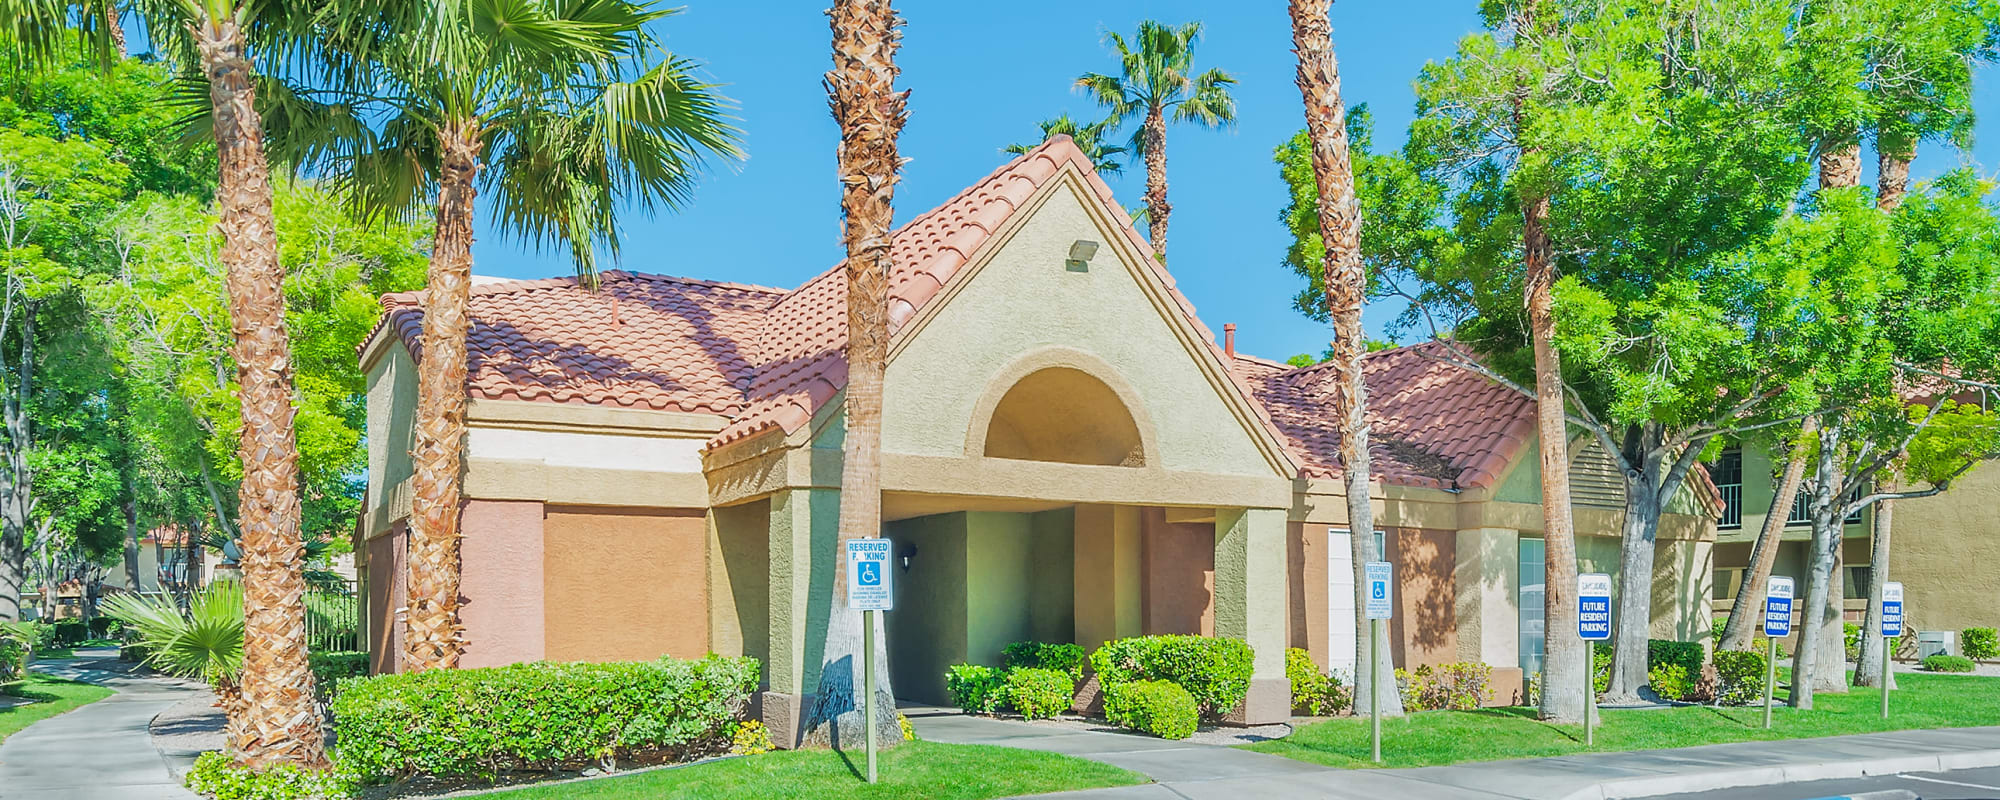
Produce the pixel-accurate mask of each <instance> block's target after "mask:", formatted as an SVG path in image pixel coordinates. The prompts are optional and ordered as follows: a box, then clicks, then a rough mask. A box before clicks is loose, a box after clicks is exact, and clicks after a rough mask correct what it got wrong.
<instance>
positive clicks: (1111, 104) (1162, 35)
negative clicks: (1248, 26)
mask: <svg viewBox="0 0 2000 800" xmlns="http://www.w3.org/2000/svg"><path fill="white" fill-rule="evenodd" d="M1199 38H1201V23H1199V22H1190V23H1187V24H1186V25H1182V26H1180V27H1173V26H1169V25H1166V24H1163V23H1160V22H1155V21H1153V20H1146V21H1144V22H1141V23H1139V35H1138V36H1136V37H1134V39H1133V40H1132V41H1131V42H1127V41H1126V40H1125V37H1123V36H1120V35H1118V34H1117V33H1111V32H1107V33H1105V34H1104V42H1105V44H1107V45H1109V46H1110V47H1111V49H1112V50H1113V51H1114V52H1116V53H1117V55H1118V70H1119V71H1118V74H1117V75H1105V74H1100V73H1096V72H1086V73H1084V74H1083V75H1082V76H1081V77H1079V78H1077V79H1076V88H1077V89H1078V90H1080V91H1082V92H1083V93H1084V94H1086V95H1089V96H1090V97H1091V98H1092V99H1094V100H1096V101H1097V102H1098V103H1099V104H1100V105H1103V106H1104V107H1105V108H1107V109H1109V110H1110V116H1109V121H1111V123H1112V124H1113V125H1114V126H1117V125H1123V124H1125V123H1126V122H1129V121H1131V120H1135V119H1136V120H1139V129H1138V130H1136V131H1133V133H1132V141H1131V144H1130V145H1128V147H1130V149H1131V151H1132V152H1133V153H1134V154H1137V155H1138V156H1139V157H1141V158H1144V159H1145V160H1146V228H1147V230H1146V234H1147V237H1148V238H1149V239H1151V240H1152V243H1153V254H1154V255H1156V256H1158V257H1160V258H1161V259H1165V258H1166V257H1167V218H1168V216H1169V215H1171V214H1173V206H1172V204H1169V203H1168V202H1167V122H1168V121H1169V119H1171V121H1173V122H1183V123H1193V124H1196V125H1200V126H1202V127H1204V128H1224V127H1228V126H1230V125H1234V124H1235V123H1236V98H1234V97H1231V96H1230V94H1229V87H1231V86H1234V85H1236V79H1235V78H1233V77H1231V76H1230V75H1229V73H1227V72H1223V71H1222V70H1219V69H1210V70H1209V71H1207V72H1203V73H1201V74H1199V75H1195V74H1193V73H1194V45H1195V41H1196V40H1197V39H1199ZM1135 43H1136V44H1137V45H1138V47H1137V49H1133V44H1135Z"/></svg>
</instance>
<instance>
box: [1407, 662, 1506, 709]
mask: <svg viewBox="0 0 2000 800" xmlns="http://www.w3.org/2000/svg"><path fill="white" fill-rule="evenodd" d="M1492 681H1493V667H1492V666H1491V665H1489V664H1484V663H1481V662H1476V661H1458V662H1453V663H1450V664H1444V665H1441V666H1438V667H1435V668H1433V667H1431V666H1430V665H1429V664H1419V665H1418V666H1417V668H1416V670H1414V671H1405V670H1403V669H1401V668H1397V670H1396V687H1397V689H1398V690H1399V691H1401V692H1402V694H1403V707H1404V708H1406V709H1408V710H1410V711H1439V710H1444V709H1450V710H1452V711H1471V710H1473V709H1475V708H1478V707H1480V706H1481V705H1483V704H1484V703H1485V701H1486V698H1487V695H1488V694H1489V693H1490V692H1491V687H1490V684H1491V683H1492Z"/></svg>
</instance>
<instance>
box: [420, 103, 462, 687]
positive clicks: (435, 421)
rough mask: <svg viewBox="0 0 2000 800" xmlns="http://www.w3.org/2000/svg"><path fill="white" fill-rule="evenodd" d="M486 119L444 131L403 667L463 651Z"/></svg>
mask: <svg viewBox="0 0 2000 800" xmlns="http://www.w3.org/2000/svg"><path fill="white" fill-rule="evenodd" d="M480 136H481V132H480V130H479V127H478V124H477V123H476V122H473V121H469V120H460V121H457V122H454V123H450V124H447V125H446V126H445V127H444V129H442V130H440V131H439V132H438V146H439V147H440V148H441V151H442V152H443V154H444V168H443V171H442V174H441V175H440V177H439V180H438V209H437V233H436V234H435V237H434V244H433V246H432V250H431V265H430V275H429V276H428V277H427V279H426V285H425V291H424V331H423V348H422V349H423V354H422V358H423V369H422V370H420V371H419V372H418V378H417V419H416V441H415V443H414V444H413V445H412V446H411V448H410V453H411V457H412V461H413V467H414V470H415V471H414V473H413V474H412V475H411V478H410V496H411V506H410V511H411V513H410V554H409V556H410V588H409V592H410V595H409V597H410V599H409V613H408V614H406V615H404V622H403V626H404V627H403V630H404V636H403V639H404V646H403V649H404V654H405V656H406V661H405V667H406V668H407V669H409V670H410V671H412V672H421V671H423V670H427V669H455V668H457V666H458V658H459V655H460V654H461V653H462V652H463V651H464V644H465V643H464V632H463V630H462V629H461V628H460V625H459V618H458V600H459V598H458V579H459V566H460V564H459V552H458V538H459V530H458V525H459V510H460V506H461V505H462V503H461V501H460V485H459V481H460V479H461V478H462V477H463V476H464V464H465V404H466V397H465V370H466V343H465V340H466V336H467V335H468V334H469V333H470V332H471V327H472V323H471V320H470V319H469V318H468V317H467V314H468V307H469V306H470V305H471V303H472V214H473V201H474V196H475V193H476V189H475V184H474V180H475V179H476V178H477V177H478V175H479V142H480Z"/></svg>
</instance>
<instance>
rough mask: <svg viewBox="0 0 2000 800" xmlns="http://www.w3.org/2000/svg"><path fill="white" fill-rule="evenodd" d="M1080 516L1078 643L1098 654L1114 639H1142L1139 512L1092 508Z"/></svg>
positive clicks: (1082, 509) (1076, 583)
mask: <svg viewBox="0 0 2000 800" xmlns="http://www.w3.org/2000/svg"><path fill="white" fill-rule="evenodd" d="M1075 513H1076V544H1075V559H1076V568H1075V573H1074V584H1073V585H1074V590H1075V605H1074V608H1075V613H1076V643H1077V644H1080V645H1083V646H1084V648H1085V649H1089V650H1095V649H1097V648H1098V647H1100V646H1102V645H1103V644H1104V643H1105V642H1108V641H1111V640H1113V639H1120V638H1124V637H1127V636H1138V635H1141V634H1142V633H1144V632H1145V627H1144V626H1145V614H1144V610H1143V609H1142V608H1141V606H1140V601H1141V596H1140V588H1139V582H1140V579H1141V577H1142V575H1143V567H1142V565H1141V564H1140V535H1139V509H1137V508H1133V507H1131V506H1101V505H1088V506H1078V507H1077V508H1076V512H1075Z"/></svg>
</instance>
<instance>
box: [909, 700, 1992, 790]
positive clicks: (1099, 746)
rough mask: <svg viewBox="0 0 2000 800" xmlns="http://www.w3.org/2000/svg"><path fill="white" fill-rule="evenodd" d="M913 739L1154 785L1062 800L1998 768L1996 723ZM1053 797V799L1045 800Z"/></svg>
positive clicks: (954, 724)
mask: <svg viewBox="0 0 2000 800" xmlns="http://www.w3.org/2000/svg"><path fill="white" fill-rule="evenodd" d="M906 713H907V714H908V716H909V717H910V721H911V722H912V723H914V724H915V725H916V728H917V733H918V735H920V736H922V737H923V738H925V739H927V740H931V741H938V742H947V743H954V744H995V745H1002V746H1006V747H1020V748H1025V749H1029V750H1047V751H1052V752H1058V753H1064V754H1067V755H1073V756H1078V757H1081V758H1088V759H1091V760H1093V761H1102V762H1104V763H1107V764H1112V765H1115V766H1120V767H1124V768H1126V769H1130V770H1134V771H1137V772H1141V773H1144V774H1146V775H1147V776H1148V777H1151V778H1152V779H1153V780H1154V781H1155V783H1151V784H1146V785H1143V786H1127V787H1122V788H1117V789H1097V790H1092V791H1086V792H1074V793H1067V794H1063V795H1060V797H1062V798H1065V799H1066V800H1245V798H1251V797H1300V798H1332V799H1334V800H1345V799H1347V798H1353V800H1363V799H1364V798H1365V799H1367V800H1378V799H1379V798H1394V799H1395V800H1607V798H1610V799H1616V798H1638V797H1648V796H1652V795H1661V794H1671V793H1681V792H1698V791H1708V790H1714V789H1722V788H1727V787H1736V786H1768V785H1772V784H1778V783H1795V782H1800V781H1814V780H1828V779H1837V778H1856V777H1862V776H1868V775H1890V774H1897V773H1910V772H1935V771H1941V770H1954V769H1972V768H1977V767H1991V766H2000V728H1959V729H1953V730H1924V731H1900V732H1895V733H1874V734H1864V735H1859V736H1839V737H1832V738H1827V739H1815V740H1812V743H1811V744H1810V745H1809V746H1808V745H1805V744H1803V743H1802V742H1801V741H1799V740H1792V741H1779V742H1744V743H1740V744H1718V745H1706V746H1702V747H1689V748H1681V749H1676V750H1646V751H1638V752H1631V753H1596V754H1590V755H1577V756H1562V757H1558V758H1535V759H1523V760H1518V761H1493V762H1485V763H1479V764H1466V765H1460V766H1451V767H1424V768H1421V769H1395V770H1337V769H1330V768H1325V767H1320V766H1316V765H1311V764H1306V763H1303V762H1298V761H1293V760H1291V759H1287V758H1281V757H1279V756H1271V755H1264V754H1262V753H1253V752H1249V751H1245V750H1236V749H1232V748H1223V747H1211V746H1207V745H1194V744H1185V743H1181V742H1169V741H1163V740H1160V739H1153V738H1149V737H1144V736H1137V735H1131V734H1123V733H1110V732H1097V731H1082V730H1077V729H1075V728H1073V727H1069V726H1064V725H1058V724H1044V723H1022V722H1011V721H1004V720H994V719H985V718H980V717H967V716H963V715H960V714H958V713H957V712H956V711H950V710H937V711H930V710H921V711H920V710H916V709H911V710H909V711H907V712H906ZM1051 797H1054V795H1051Z"/></svg>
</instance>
